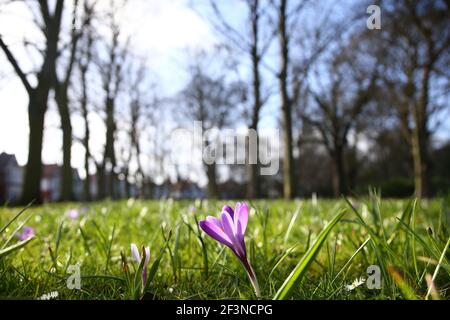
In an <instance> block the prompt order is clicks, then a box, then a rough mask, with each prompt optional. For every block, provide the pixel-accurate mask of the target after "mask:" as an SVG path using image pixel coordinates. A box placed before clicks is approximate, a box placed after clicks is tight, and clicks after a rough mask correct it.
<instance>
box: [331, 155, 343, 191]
mask: <svg viewBox="0 0 450 320" xmlns="http://www.w3.org/2000/svg"><path fill="white" fill-rule="evenodd" d="M331 157H332V163H333V171H332V172H333V173H332V174H333V178H332V179H333V193H334V196H335V197H336V198H339V197H341V196H342V195H345V194H346V181H345V169H344V152H343V148H341V147H337V148H335V150H334V151H333V153H332V154H331Z"/></svg>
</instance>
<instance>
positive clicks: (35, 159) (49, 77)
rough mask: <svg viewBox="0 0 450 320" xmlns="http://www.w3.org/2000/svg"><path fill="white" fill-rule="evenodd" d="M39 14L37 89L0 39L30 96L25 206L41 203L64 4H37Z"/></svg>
mask: <svg viewBox="0 0 450 320" xmlns="http://www.w3.org/2000/svg"><path fill="white" fill-rule="evenodd" d="M37 8H38V10H39V21H36V23H37V24H38V25H39V29H40V30H41V31H42V33H43V35H44V38H45V46H44V50H43V51H42V54H43V62H42V65H41V67H40V70H39V71H38V72H37V74H36V80H37V82H36V85H34V86H33V85H32V84H31V83H30V80H29V78H28V76H27V74H26V73H25V72H24V71H23V70H22V68H21V67H20V65H19V63H18V61H17V59H16V58H15V56H14V54H13V53H12V52H11V51H10V49H9V48H8V46H7V45H6V43H5V42H4V41H3V39H2V37H1V35H0V48H1V49H2V51H3V52H4V54H5V55H6V58H7V59H8V61H9V62H10V64H11V66H12V67H13V68H14V71H15V73H16V74H17V76H18V77H19V79H20V80H21V81H22V84H23V86H24V88H25V90H26V92H27V94H28V99H29V101H28V121H29V127H30V132H29V145H28V161H27V165H26V168H25V180H24V185H23V188H22V201H21V202H22V203H29V202H31V201H33V200H36V201H37V202H41V200H42V199H41V192H40V184H41V176H42V143H43V133H44V118H45V113H46V111H47V103H48V97H49V92H50V90H51V86H52V83H53V82H54V78H55V76H56V61H57V58H58V43H59V34H60V30H61V22H62V15H63V8H64V1H63V0H57V1H56V3H55V6H54V8H53V10H51V8H50V7H49V3H48V1H46V0H39V1H37Z"/></svg>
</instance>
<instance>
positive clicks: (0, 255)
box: [0, 237, 35, 258]
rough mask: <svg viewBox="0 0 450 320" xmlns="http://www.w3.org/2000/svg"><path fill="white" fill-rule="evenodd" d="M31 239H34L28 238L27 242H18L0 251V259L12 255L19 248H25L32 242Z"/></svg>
mask: <svg viewBox="0 0 450 320" xmlns="http://www.w3.org/2000/svg"><path fill="white" fill-rule="evenodd" d="M33 239H35V237H30V238H28V239H27V240H24V241H21V242H18V243H16V244H14V245H12V246H9V247H8V248H5V249H2V250H0V258H3V257H5V256H7V255H9V254H11V253H13V252H14V251H16V250H19V249H20V248H22V247H24V246H26V245H27V244H28V242H30V241H32V240H33Z"/></svg>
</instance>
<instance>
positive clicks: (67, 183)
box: [56, 87, 74, 201]
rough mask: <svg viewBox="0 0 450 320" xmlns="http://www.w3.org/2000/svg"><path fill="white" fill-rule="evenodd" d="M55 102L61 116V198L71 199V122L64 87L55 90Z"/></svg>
mask: <svg viewBox="0 0 450 320" xmlns="http://www.w3.org/2000/svg"><path fill="white" fill-rule="evenodd" d="M56 102H57V105H58V110H59V114H60V117H61V129H62V132H63V165H62V177H61V178H62V179H61V200H63V201H72V200H74V195H73V173H72V165H71V159H72V123H71V121H70V112H69V99H68V97H67V89H66V88H63V87H62V88H58V89H57V90H56Z"/></svg>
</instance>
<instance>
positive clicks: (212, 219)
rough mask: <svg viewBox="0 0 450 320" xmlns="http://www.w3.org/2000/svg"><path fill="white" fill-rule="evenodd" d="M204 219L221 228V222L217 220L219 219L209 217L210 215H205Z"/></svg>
mask: <svg viewBox="0 0 450 320" xmlns="http://www.w3.org/2000/svg"><path fill="white" fill-rule="evenodd" d="M206 221H208V222H211V223H213V224H215V225H216V226H217V227H218V228H220V229H222V223H221V222H220V221H219V219H217V218H214V217H211V216H207V217H206Z"/></svg>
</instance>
